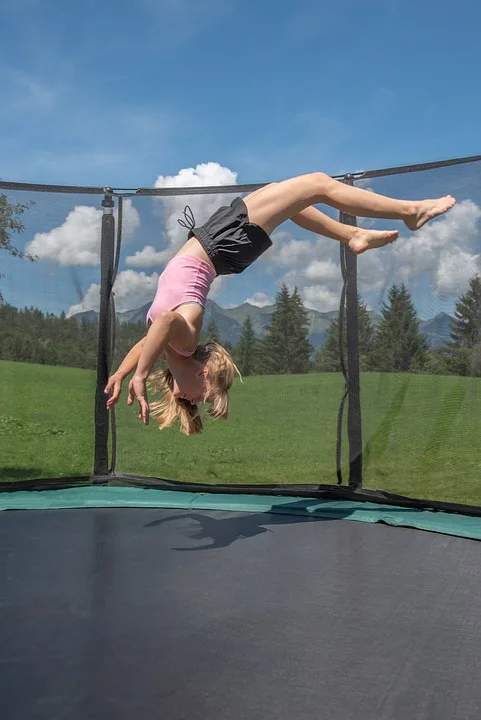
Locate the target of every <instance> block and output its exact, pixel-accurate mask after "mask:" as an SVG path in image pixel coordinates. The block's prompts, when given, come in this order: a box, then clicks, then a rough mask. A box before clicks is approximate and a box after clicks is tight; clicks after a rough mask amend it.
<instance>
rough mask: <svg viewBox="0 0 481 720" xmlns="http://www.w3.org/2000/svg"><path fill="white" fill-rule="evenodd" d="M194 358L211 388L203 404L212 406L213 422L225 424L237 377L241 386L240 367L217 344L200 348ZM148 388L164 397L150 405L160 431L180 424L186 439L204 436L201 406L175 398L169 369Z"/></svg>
mask: <svg viewBox="0 0 481 720" xmlns="http://www.w3.org/2000/svg"><path fill="white" fill-rule="evenodd" d="M192 357H193V358H194V360H197V361H198V362H201V363H204V364H205V366H206V367H207V381H208V385H209V387H208V390H207V392H206V394H205V396H204V402H205V403H210V408H209V409H208V411H207V414H208V415H209V416H210V417H212V418H213V419H214V420H219V419H222V420H225V419H226V418H227V416H228V414H229V396H228V390H229V388H230V387H231V385H232V383H233V382H234V376H235V373H237V374H238V375H239V378H240V379H241V382H242V377H241V374H240V372H239V369H238V368H237V365H236V364H235V363H234V361H233V359H232V357H231V356H230V354H229V353H228V352H227V350H225V348H223V347H222V345H219V344H218V343H215V342H210V343H207V345H199V347H198V348H197V350H196V351H195V353H194V355H193V356H192ZM149 388H150V389H151V390H152V391H153V393H156V394H158V393H161V394H162V398H161V399H160V400H157V401H154V402H153V403H150V409H151V416H152V417H153V418H154V419H155V420H156V422H157V423H158V425H159V429H160V430H163V429H164V428H167V427H170V426H171V425H172V424H173V423H174V422H175V421H176V420H178V421H179V423H180V432H182V433H184V435H197V434H198V433H201V432H202V430H203V424H202V418H201V415H200V410H199V406H198V405H191V404H190V402H188V401H187V400H183V399H181V398H175V397H174V392H173V390H174V378H173V376H172V373H171V371H170V369H169V368H167V369H166V370H159V371H158V372H156V373H154V374H153V375H152V376H151V378H150V380H149Z"/></svg>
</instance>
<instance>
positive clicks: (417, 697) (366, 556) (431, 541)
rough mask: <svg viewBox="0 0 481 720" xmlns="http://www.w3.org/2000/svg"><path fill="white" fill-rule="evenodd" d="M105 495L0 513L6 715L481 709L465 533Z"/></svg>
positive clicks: (472, 549) (424, 714)
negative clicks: (126, 500) (122, 500)
mask: <svg viewBox="0 0 481 720" xmlns="http://www.w3.org/2000/svg"><path fill="white" fill-rule="evenodd" d="M57 492H58V493H62V491H57ZM68 492H70V491H67V498H68ZM102 492H103V501H102V502H100V501H99V499H97V500H96V498H95V494H93V495H92V492H91V491H90V490H86V491H85V493H83V503H84V506H83V507H82V508H81V509H79V507H77V508H75V505H77V506H79V505H80V502H81V500H80V499H79V497H78V496H77V497H76V498H75V502H74V503H71V507H70V508H69V507H68V504H69V503H65V502H63V503H58V504H56V501H55V498H54V496H55V494H56V492H55V491H54V492H52V493H48V492H44V493H39V494H38V495H39V496H47V497H46V499H44V498H43V497H41V500H42V502H45V503H47V504H48V505H50V509H40V505H37V507H36V509H33V510H26V509H24V510H21V511H16V512H4V513H1V517H0V557H1V561H0V562H1V578H2V583H1V590H0V607H1V614H0V624H1V638H2V642H1V644H0V663H1V668H2V672H1V674H2V687H3V691H2V694H1V696H2V700H1V704H2V706H3V708H2V713H1V715H2V718H5V720H7V719H8V720H10V719H11V720H13V719H14V718H15V720H30V719H31V718H36V719H38V720H43V719H45V720H47V718H48V719H49V720H51V719H52V718H62V719H65V720H83V719H84V718H86V717H89V718H92V720H97V718H98V719H99V720H100V719H101V718H102V720H103V719H104V718H110V717H112V718H116V719H117V720H123V719H124V718H125V719H126V720H127V718H129V719H130V718H134V717H149V718H164V717H168V718H170V719H171V720H181V719H182V720H183V719H184V718H199V719H200V718H202V719H205V720H221V719H224V718H227V717H228V718H232V719H233V720H237V719H240V718H250V719H252V720H271V719H272V720H274V719H276V720H279V719H280V718H286V719H287V718H293V717H295V718H297V719H298V720H314V719H317V718H319V717H326V718H339V719H341V718H342V719H348V718H356V719H358V720H372V718H386V719H389V720H398V719H399V720H405V718H407V717H409V718H416V719H419V720H428V719H429V720H431V719H432V720H434V719H436V720H454V719H455V718H459V719H461V718H463V719H464V720H467V719H468V718H469V719H471V718H472V719H473V720H474V719H475V718H478V717H479V712H480V709H481V686H480V684H479V682H478V675H479V671H478V667H479V659H480V650H479V648H480V647H481V621H480V618H481V572H480V565H479V557H480V545H479V542H477V541H476V540H473V539H462V538H458V537H453V536H450V535H446V534H440V533H434V532H425V531H420V530H417V529H413V528H405V527H402V528H400V527H388V526H387V525H385V524H379V523H372V522H356V521H352V520H349V519H348V518H349V516H350V511H346V512H345V514H344V518H342V517H341V515H340V513H341V504H340V503H337V506H336V512H335V513H334V515H333V516H332V517H329V513H326V514H325V515H324V516H316V515H314V516H309V513H307V512H299V509H298V508H296V505H298V504H299V503H300V504H301V505H302V501H293V500H292V499H290V500H289V502H288V503H286V504H287V507H284V509H283V511H282V512H278V510H279V508H274V512H269V511H268V509H267V508H264V509H263V511H261V512H256V510H255V509H254V508H252V509H251V510H250V511H249V512H248V511H247V509H248V505H246V510H245V511H243V512H239V511H235V510H232V509H228V510H225V509H224V510H223V509H222V506H223V505H224V504H225V506H226V507H229V508H231V507H232V506H233V503H234V504H237V505H239V504H242V503H245V498H244V499H243V498H242V497H237V496H223V497H219V498H217V503H216V504H217V506H218V509H217V510H204V509H199V508H196V507H195V506H192V503H191V502H190V503H189V504H186V507H185V508H180V507H178V508H169V507H146V506H143V507H133V506H132V505H135V503H139V504H140V503H144V504H148V503H147V501H146V500H145V498H141V497H140V498H138V499H136V498H135V497H132V496H130V498H129V505H130V506H129V507H125V506H124V507H120V506H119V504H120V500H119V496H118V490H114V495H113V497H112V498H111V500H110V504H111V505H112V506H111V507H107V504H108V503H107V502H106V496H105V490H104V491H102ZM148 492H153V493H154V495H155V491H148ZM135 493H138V491H135ZM135 493H134V495H135ZM18 495H22V493H20V494H17V493H14V494H13V495H9V496H7V497H6V498H5V501H6V502H8V503H9V505H10V506H11V507H12V506H14V505H15V504H16V505H17V507H22V506H23V507H26V505H25V502H26V501H25V499H24V498H22V499H21V501H20V499H19V498H18ZM35 495H36V496H37V498H36V501H35V502H37V503H38V502H39V501H40V499H39V497H38V495H37V493H35ZM168 495H169V493H168ZM15 496H17V498H15ZM63 496H64V498H65V492H64V493H63ZM107 496H108V494H107ZM258 501H259V499H256V500H255V503H257V502H258ZM264 501H265V499H264ZM149 502H154V501H153V500H151V501H149ZM169 502H170V499H169ZM273 502H274V505H275V503H276V502H278V501H277V500H273ZM157 503H158V504H159V505H162V504H169V503H166V501H165V499H163V497H162V491H158V496H157ZM95 504H98V505H102V504H104V505H105V506H104V507H95ZM178 504H181V501H180V498H179V503H178ZM62 505H63V506H64V507H63V509H61V508H62ZM201 505H202V503H201ZM383 512H384V511H383Z"/></svg>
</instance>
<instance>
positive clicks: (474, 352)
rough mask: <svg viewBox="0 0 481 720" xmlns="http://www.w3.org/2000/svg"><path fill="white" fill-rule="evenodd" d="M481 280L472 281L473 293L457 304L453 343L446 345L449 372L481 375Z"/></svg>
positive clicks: (452, 327) (467, 293) (461, 298)
mask: <svg viewBox="0 0 481 720" xmlns="http://www.w3.org/2000/svg"><path fill="white" fill-rule="evenodd" d="M480 343H481V278H480V276H479V275H475V276H474V277H472V278H471V280H470V281H469V290H468V291H467V292H465V293H464V295H461V297H460V298H459V300H458V302H457V303H456V309H455V313H454V318H453V320H452V322H451V341H449V342H447V343H446V348H445V352H446V359H447V362H448V365H449V368H450V370H451V371H452V372H454V373H456V374H457V375H481V363H480V360H479V355H480V352H479V348H480Z"/></svg>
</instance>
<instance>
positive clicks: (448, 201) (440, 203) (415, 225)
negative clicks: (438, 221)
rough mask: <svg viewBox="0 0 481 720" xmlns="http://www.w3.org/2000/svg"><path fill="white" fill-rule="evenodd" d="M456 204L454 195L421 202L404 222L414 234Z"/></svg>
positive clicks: (415, 204)
mask: <svg viewBox="0 0 481 720" xmlns="http://www.w3.org/2000/svg"><path fill="white" fill-rule="evenodd" d="M455 202H456V200H455V199H454V198H453V196H452V195H446V196H445V197H442V198H437V199H436V200H420V201H419V202H417V203H414V208H415V210H414V212H413V213H412V215H410V216H409V217H408V218H407V219H406V220H405V221H404V222H405V223H406V225H407V226H408V228H409V229H410V230H412V231H413V232H414V231H415V230H419V228H420V227H422V226H423V225H424V223H427V221H428V220H432V219H433V218H435V217H437V216H438V215H442V214H443V213H445V212H446V210H449V209H450V208H452V207H453V205H454V203H455Z"/></svg>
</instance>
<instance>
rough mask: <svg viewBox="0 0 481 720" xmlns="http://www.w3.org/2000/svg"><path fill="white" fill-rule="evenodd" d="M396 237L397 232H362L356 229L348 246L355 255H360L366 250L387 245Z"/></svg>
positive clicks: (362, 230) (361, 229)
mask: <svg viewBox="0 0 481 720" xmlns="http://www.w3.org/2000/svg"><path fill="white" fill-rule="evenodd" d="M398 235H399V233H398V231H397V230H364V229H363V228H357V229H356V230H355V231H354V234H353V236H352V238H351V239H350V240H349V243H348V246H349V248H350V249H351V250H352V251H353V252H354V253H356V255H360V254H361V253H363V252H366V250H372V249H373V248H380V247H383V246H384V245H389V243H392V242H394V241H395V240H396V239H397V237H398Z"/></svg>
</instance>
